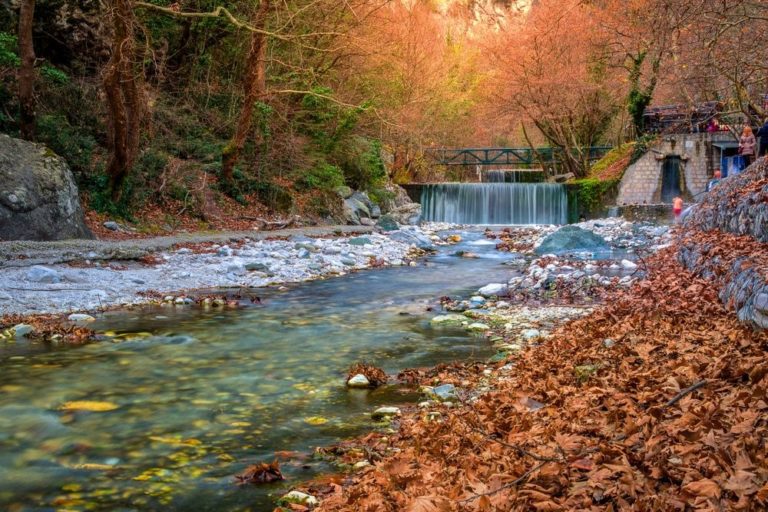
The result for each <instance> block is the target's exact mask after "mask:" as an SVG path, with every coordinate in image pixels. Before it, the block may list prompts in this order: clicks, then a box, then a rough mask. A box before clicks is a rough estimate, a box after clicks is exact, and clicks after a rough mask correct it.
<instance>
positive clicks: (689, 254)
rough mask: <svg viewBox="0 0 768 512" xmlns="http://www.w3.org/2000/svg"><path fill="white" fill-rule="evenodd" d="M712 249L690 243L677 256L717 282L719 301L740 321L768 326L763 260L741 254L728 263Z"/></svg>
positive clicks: (683, 262) (755, 325) (689, 266)
mask: <svg viewBox="0 0 768 512" xmlns="http://www.w3.org/2000/svg"><path fill="white" fill-rule="evenodd" d="M711 249H712V247H711V246H710V245H708V244H697V243H695V242H689V243H687V244H685V245H683V246H682V247H681V248H680V251H679V252H678V259H679V260H680V262H681V263H682V264H683V265H684V266H685V267H686V268H688V269H689V270H690V271H692V272H693V273H694V274H696V275H699V276H701V277H704V278H707V279H710V280H714V281H717V282H718V286H719V288H720V292H719V297H720V300H721V301H722V303H723V304H724V305H725V307H726V308H727V309H729V310H731V311H733V312H735V313H736V315H737V316H738V318H739V320H741V321H742V322H744V323H746V324H749V325H752V326H753V327H756V328H759V329H766V328H768V280H767V279H766V274H765V269H764V268H761V267H760V264H759V263H760V262H758V261H755V259H754V258H750V257H745V256H741V257H738V258H735V259H734V260H733V261H732V262H731V263H730V264H728V263H727V262H724V261H723V260H722V258H720V257H719V256H712V255H711V254H710V252H711Z"/></svg>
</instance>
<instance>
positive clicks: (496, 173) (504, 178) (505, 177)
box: [482, 169, 517, 183]
mask: <svg viewBox="0 0 768 512" xmlns="http://www.w3.org/2000/svg"><path fill="white" fill-rule="evenodd" d="M482 176H483V183H517V173H516V172H515V171H509V170H507V169H490V170H487V171H483V174H482Z"/></svg>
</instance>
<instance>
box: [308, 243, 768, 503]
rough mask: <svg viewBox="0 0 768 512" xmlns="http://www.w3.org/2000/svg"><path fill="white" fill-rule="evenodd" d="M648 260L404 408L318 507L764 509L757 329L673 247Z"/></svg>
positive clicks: (763, 339) (761, 349)
mask: <svg viewBox="0 0 768 512" xmlns="http://www.w3.org/2000/svg"><path fill="white" fill-rule="evenodd" d="M713 243H716V240H714V241H713ZM649 271H650V272H649V277H648V279H647V280H645V281H641V282H639V283H637V284H635V285H634V286H633V287H632V289H631V290H628V291H618V292H616V293H615V294H614V295H613V296H612V297H611V298H610V299H609V300H608V301H607V305H606V306H605V307H603V308H601V309H599V310H598V311H596V312H595V313H593V314H592V315H590V316H588V317H585V318H583V319H580V320H576V321H573V322H571V323H570V324H568V325H567V326H565V327H564V328H561V329H559V330H558V331H556V332H555V333H554V335H553V336H552V338H550V339H549V340H548V341H547V342H545V343H543V344H542V345H541V346H539V347H537V348H534V349H531V350H528V351H527V352H525V353H524V354H523V355H522V356H520V357H519V358H518V359H516V360H513V361H512V362H513V363H514V364H515V369H514V371H512V372H510V377H509V378H507V379H504V380H500V381H499V382H498V383H497V387H496V389H495V390H494V391H493V392H491V393H489V394H486V395H484V396H483V397H481V398H480V399H479V400H478V401H477V402H475V403H474V404H471V405H468V406H467V407H463V408H460V409H458V410H456V411H453V412H448V411H446V412H444V414H443V417H444V421H442V422H428V421H424V419H423V418H422V417H419V416H418V413H416V414H411V415H406V416H405V417H404V418H403V419H402V422H401V426H400V430H399V432H398V434H397V435H395V436H391V437H390V443H391V446H394V447H396V448H398V449H399V451H398V452H394V453H393V452H390V455H389V456H388V457H386V458H384V459H383V460H382V461H380V462H378V463H377V464H376V465H375V467H373V468H369V469H367V470H365V471H364V472H362V473H361V474H359V475H357V476H356V477H354V479H353V481H352V482H351V483H350V484H349V485H347V486H345V487H343V488H342V487H338V486H335V487H333V488H332V489H329V490H328V494H327V495H326V496H325V498H324V500H323V503H322V504H321V506H320V507H319V510H323V511H331V510H336V511H349V512H352V511H354V512H374V511H392V512H395V511H398V512H399V511H404V510H413V511H458V510H477V511H497V510H498V511H502V510H540V511H559V510H580V511H581V510H590V511H603V510H605V511H609V510H610V511H616V510H654V511H668V510H681V511H682V510H743V511H751V510H765V509H766V507H768V455H767V448H766V439H767V438H768V399H766V396H768V377H767V376H766V375H767V374H768V363H767V362H766V361H767V360H766V349H767V348H768V335H766V334H765V333H764V332H756V331H753V330H751V329H748V328H746V327H744V326H743V325H741V324H740V323H739V322H738V321H737V320H736V318H735V317H734V316H733V315H732V314H730V313H728V312H727V311H726V309H725V308H724V307H723V305H722V304H721V303H720V302H719V300H718V296H717V289H716V288H715V286H713V284H712V282H710V281H706V280H703V279H700V278H697V277H695V276H693V275H692V274H691V273H689V272H687V271H685V270H684V269H683V268H682V267H681V266H680V265H679V263H678V262H677V260H676V256H675V252H674V250H673V249H667V250H665V251H663V252H662V253H660V254H658V255H657V256H655V257H654V258H652V260H651V261H649ZM608 339H610V340H611V342H610V343H608V342H606V340H608ZM577 367H578V368H582V369H583V368H590V369H591V371H590V372H588V373H584V372H583V371H577V370H576V368H577ZM409 376H410V377H412V378H418V377H420V375H419V374H418V373H416V374H412V375H409ZM425 376H427V375H426V374H425ZM429 377H430V378H431V377H432V376H431V375H429ZM465 377H466V375H462V378H465ZM531 400H534V401H536V402H540V403H541V404H544V406H543V407H541V408H531V407H526V406H525V404H526V403H529V402H530V401H531ZM526 401H528V402H526Z"/></svg>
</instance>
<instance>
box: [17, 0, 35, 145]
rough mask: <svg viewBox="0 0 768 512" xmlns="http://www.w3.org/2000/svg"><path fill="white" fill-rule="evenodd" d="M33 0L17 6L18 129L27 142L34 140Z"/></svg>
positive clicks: (23, 0) (22, 2) (24, 0)
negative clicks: (19, 64)
mask: <svg viewBox="0 0 768 512" xmlns="http://www.w3.org/2000/svg"><path fill="white" fill-rule="evenodd" d="M34 17H35V0H21V5H20V6H19V56H20V58H21V66H20V68H19V89H18V90H19V93H18V94H19V110H20V112H19V128H20V131H21V136H22V138H24V139H27V140H33V139H34V138H35V46H34V42H33V39H32V23H33V21H34Z"/></svg>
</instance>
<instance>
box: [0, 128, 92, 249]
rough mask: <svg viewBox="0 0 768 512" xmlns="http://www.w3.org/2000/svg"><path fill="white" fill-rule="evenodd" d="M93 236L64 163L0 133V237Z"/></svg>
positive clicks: (38, 147) (43, 149)
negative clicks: (86, 223)
mask: <svg viewBox="0 0 768 512" xmlns="http://www.w3.org/2000/svg"><path fill="white" fill-rule="evenodd" d="M66 238H93V235H92V234H91V232H90V231H88V228H87V227H86V226H85V218H84V216H83V210H82V208H81V207H80V201H79V199H78V196H77V185H75V179H74V177H73V176H72V171H70V169H69V166H68V165H67V163H66V162H65V161H64V159H63V158H61V157H59V156H57V155H55V154H54V153H53V152H52V151H51V150H49V149H48V148H46V147H45V146H43V145H41V144H34V143H32V142H27V141H25V140H20V139H14V138H12V137H9V136H7V135H2V134H0V239H2V240H63V239H66Z"/></svg>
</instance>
